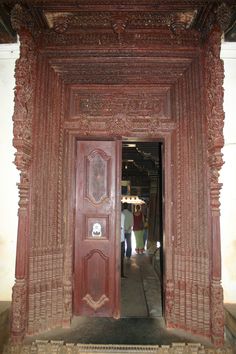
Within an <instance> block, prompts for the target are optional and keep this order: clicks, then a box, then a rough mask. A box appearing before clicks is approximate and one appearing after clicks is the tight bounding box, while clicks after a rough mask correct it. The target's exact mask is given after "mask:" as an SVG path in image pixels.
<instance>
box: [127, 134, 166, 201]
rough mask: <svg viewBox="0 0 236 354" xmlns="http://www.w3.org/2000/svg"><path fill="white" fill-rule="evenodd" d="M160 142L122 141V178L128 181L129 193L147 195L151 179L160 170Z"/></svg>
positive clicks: (157, 174)
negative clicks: (129, 185)
mask: <svg viewBox="0 0 236 354" xmlns="http://www.w3.org/2000/svg"><path fill="white" fill-rule="evenodd" d="M161 145H162V144H161V142H155V141H149V142H123V144H122V180H123V181H130V184H131V194H134V195H135V194H139V195H140V196H141V197H146V198H148V197H149V191H150V182H151V179H154V180H155V181H157V177H158V176H160V172H161Z"/></svg>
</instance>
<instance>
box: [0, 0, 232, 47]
mask: <svg viewBox="0 0 236 354" xmlns="http://www.w3.org/2000/svg"><path fill="white" fill-rule="evenodd" d="M16 3H20V4H21V5H22V6H23V7H25V8H26V9H27V11H28V13H29V17H31V21H32V20H33V22H34V25H35V26H36V29H40V30H46V29H47V30H54V31H56V32H58V33H61V32H64V31H67V30H68V29H69V30H70V31H75V30H80V31H84V30H86V31H88V30H91V31H94V30H96V31H102V30H103V31H104V30H106V29H110V27H112V29H113V31H114V32H116V34H117V36H118V37H119V36H120V35H121V33H122V31H123V30H124V28H125V27H127V28H129V30H135V29H137V28H139V29H140V28H142V29H145V30H148V29H150V28H152V29H155V28H157V27H158V28H159V27H168V28H169V29H171V30H172V31H176V30H178V29H179V28H181V29H186V30H188V29H195V30H197V31H198V32H200V33H202V34H204V32H206V31H207V28H208V27H209V23H211V22H212V21H213V20H212V18H213V17H214V18H217V20H218V22H219V24H220V25H221V27H222V28H223V31H224V34H225V40H226V41H236V0H225V1H224V2H223V1H219V0H215V1H214V0H176V1H173V0H146V1H145V4H144V2H143V1H142V0H129V1H128V0H116V1H113V0H93V1H92V0H80V1H76V0H67V1H65V0H57V1H55V0H20V1H19V2H17V1H13V0H6V1H4V0H3V1H1V5H0V43H13V42H15V41H16V38H17V37H16V32H15V31H14V29H13V28H12V26H11V20H10V16H11V10H12V8H13V7H14V5H15V4H16Z"/></svg>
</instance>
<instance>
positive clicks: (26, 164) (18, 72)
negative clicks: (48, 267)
mask: <svg viewBox="0 0 236 354" xmlns="http://www.w3.org/2000/svg"><path fill="white" fill-rule="evenodd" d="M12 19H13V21H12V23H13V25H15V29H16V30H17V31H18V33H19V35H20V58H19V59H18V60H17V62H16V69H15V78H16V87H15V110H14V115H13V121H14V125H13V134H14V138H13V146H14V147H15V148H16V153H15V161H14V163H15V165H16V167H17V169H18V170H19V171H20V182H19V183H18V189H19V209H18V234H17V251H16V273H15V276H16V282H15V285H14V287H13V294H12V320H11V334H12V339H13V341H18V340H21V339H22V337H23V336H24V334H25V331H26V309H27V303H26V301H27V263H28V239H29V193H30V165H31V159H32V156H31V150H32V141H31V139H32V137H31V127H32V116H33V96H34V77H35V46H34V42H33V40H32V37H31V35H30V33H29V32H28V30H27V29H26V27H25V22H24V21H25V18H24V15H23V13H22V11H21V8H20V7H19V6H18V5H16V7H15V8H14V11H13V18H12Z"/></svg>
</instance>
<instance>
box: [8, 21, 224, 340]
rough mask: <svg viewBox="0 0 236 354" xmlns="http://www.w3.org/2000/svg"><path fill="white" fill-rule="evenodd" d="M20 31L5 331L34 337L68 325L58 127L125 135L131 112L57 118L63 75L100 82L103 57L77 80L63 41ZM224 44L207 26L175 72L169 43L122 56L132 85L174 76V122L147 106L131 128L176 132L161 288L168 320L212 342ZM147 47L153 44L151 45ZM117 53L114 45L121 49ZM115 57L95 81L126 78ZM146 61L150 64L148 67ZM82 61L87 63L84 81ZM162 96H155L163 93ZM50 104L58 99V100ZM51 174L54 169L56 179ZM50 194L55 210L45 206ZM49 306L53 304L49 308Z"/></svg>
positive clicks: (217, 322)
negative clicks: (50, 43) (41, 40)
mask: <svg viewBox="0 0 236 354" xmlns="http://www.w3.org/2000/svg"><path fill="white" fill-rule="evenodd" d="M17 29H18V31H19V32H20V36H21V56H20V59H19V61H18V63H17V70H16V95H15V112H14V146H15V148H16V149H17V152H16V159H15V163H16V166H17V168H18V169H19V170H20V172H21V176H20V183H19V191H20V201H19V227H18V243H17V259H16V281H15V285H14V288H13V306H12V308H13V312H12V328H11V332H12V338H13V339H15V340H21V339H22V338H23V337H24V335H25V334H26V333H29V334H35V333H37V332H40V331H42V330H45V329H47V328H53V327H55V326H58V325H68V324H69V323H70V319H71V314H72V312H71V308H70V306H71V303H72V301H71V298H72V292H71V289H72V288H71V279H70V276H69V274H66V275H65V274H64V275H63V274H62V273H63V265H65V264H67V262H68V263H69V262H70V259H71V257H72V254H71V251H72V250H71V249H70V247H69V246H68V247H67V248H65V252H64V242H66V240H65V239H64V238H63V237H62V232H61V218H63V217H64V216H63V215H62V212H61V202H62V198H66V196H65V195H62V194H61V184H62V178H61V175H62V158H61V157H62V151H63V143H64V141H63V136H64V132H65V131H66V129H69V128H70V129H76V127H77V128H78V127H79V128H80V131H81V128H82V130H83V131H84V132H85V135H91V136H93V135H94V132H96V134H98V133H99V136H101V137H104V136H106V137H107V136H126V135H127V132H129V131H131V130H132V129H133V126H132V124H133V120H132V119H130V120H128V119H127V112H123V111H122V112H113V113H114V114H112V115H110V116H109V117H107V118H106V120H105V121H104V120H103V121H101V127H102V128H101V129H100V130H98V128H96V127H97V119H96V116H95V117H94V116H92V119H91V116H89V114H87V115H86V112H82V114H79V118H78V116H77V117H73V119H71V121H65V120H63V117H61V116H60V113H61V112H63V114H64V110H65V108H64V106H63V102H61V98H62V97H64V96H63V94H64V91H63V90H64V87H65V85H63V80H65V81H66V82H67V85H69V84H71V85H72V86H73V82H74V81H73V80H79V79H81V75H82V76H83V75H84V76H83V77H82V84H85V85H86V84H87V83H88V81H89V79H90V80H91V77H92V79H94V81H96V79H97V80H100V79H101V76H102V75H103V73H104V67H102V64H103V63H102V59H101V58H100V62H99V75H100V76H99V75H98V77H97V76H96V75H97V70H96V69H97V67H96V65H97V62H98V61H99V60H97V62H96V63H91V62H89V61H88V60H87V58H85V59H84V58H81V57H80V56H78V58H76V74H77V77H74V73H71V72H69V70H68V65H67V66H66V60H64V59H65V58H63V52H64V48H59V49H58V52H57V49H56V50H55V52H53V51H52V52H50V50H49V52H47V48H46V49H45V52H44V49H42V48H41V52H40V53H39V52H38V51H37V43H36V42H35V39H34V38H33V37H32V35H31V34H30V32H29V30H27V29H26V28H25V24H24V23H23V25H22V24H20V25H19V27H17ZM220 41H221V31H220V30H219V28H217V26H216V27H214V28H212V30H211V31H210V32H209V35H208V38H207V40H206V41H205V43H204V44H202V43H200V42H199V43H195V44H194V45H193V46H191V44H190V46H189V47H188V44H186V43H185V42H184V41H183V43H182V47H181V46H180V48H178V47H175V51H174V54H175V60H173V59H172V60H170V63H169V64H170V65H172V66H171V67H172V69H173V72H170V70H169V71H168V68H166V67H165V64H163V63H164V62H162V61H161V60H162V59H163V58H164V59H166V60H168V58H172V49H173V48H172V47H170V48H169V49H166V48H167V47H164V48H163V47H161V51H160V53H161V56H162V57H159V55H160V54H159V53H158V55H157V58H155V55H153V53H155V50H154V51H153V52H152V51H150V52H149V54H150V53H151V55H150V56H149V57H148V56H147V57H142V58H140V57H137V60H136V62H135V60H134V59H135V58H136V57H135V56H134V57H129V55H128V56H127V57H126V58H125V60H126V68H128V72H129V76H128V79H129V80H128V83H127V82H125V83H127V84H129V85H131V86H132V84H133V85H137V80H138V84H139V85H142V83H145V84H147V82H148V83H149V82H150V81H151V82H154V81H155V80H157V81H155V82H154V84H155V85H154V86H155V89H157V90H158V83H157V82H158V78H160V75H162V74H163V76H162V79H163V80H164V82H166V81H165V80H167V76H168V75H169V73H170V74H171V75H170V76H168V79H172V81H171V82H170V81H168V83H169V87H170V86H171V83H172V96H171V98H172V102H173V105H172V108H173V110H174V113H175V114H174V120H172V121H171V119H170V120H168V118H169V116H168V114H167V116H165V115H164V116H162V117H161V119H159V118H160V116H158V114H156V113H159V112H154V111H153V112H152V114H149V113H148V112H147V113H145V114H143V115H141V119H139V121H138V126H137V127H134V128H135V129H134V131H133V133H132V134H130V136H133V137H137V136H143V134H144V131H145V129H146V130H147V132H146V134H147V135H146V136H147V137H153V136H157V135H158V134H159V133H160V132H163V134H164V132H165V133H166V132H170V131H171V132H172V133H171V147H170V151H171V154H170V155H171V176H172V179H171V196H174V198H173V200H171V207H170V210H171V209H172V211H171V215H169V216H170V218H173V220H174V221H175V222H174V225H172V226H174V227H172V230H171V231H174V232H173V234H172V235H171V240H170V247H168V249H167V250H166V251H167V253H168V252H169V253H170V254H171V257H167V263H168V265H167V266H166V269H170V273H169V275H170V278H168V279H166V290H165V299H166V305H165V316H166V321H167V325H168V326H169V327H180V328H183V329H185V330H188V331H190V332H192V333H194V334H200V335H203V336H205V337H207V338H211V340H212V341H213V343H214V344H215V345H217V346H220V345H222V344H223V339H224V314H223V290H222V286H221V263H220V227H219V226H220V225H219V215H220V208H219V193H220V188H221V185H220V183H219V182H218V177H219V171H220V168H221V166H222V164H223V160H222V154H221V148H222V146H223V143H224V141H223V122H224V113H223V109H222V100H223V89H222V83H223V66H222V62H221V60H220ZM176 43H177V42H176ZM176 43H175V44H176ZM79 45H80V44H79V43H78V46H79ZM153 48H154V49H155V48H156V44H155V42H154V44H153ZM157 48H159V47H158V46H157ZM183 48H184V50H183ZM159 49H160V48H159ZM179 49H180V50H179ZM149 50H150V48H149ZM78 53H79V54H80V52H79V51H78V52H77V54H78ZM120 53H121V52H120V51H115V55H117V56H119V55H121V54H120ZM50 54H51V55H52V57H50ZM57 54H58V56H59V57H58V58H57ZM77 54H76V55H77ZM98 54H99V53H98ZM126 54H127V53H126ZM53 55H54V56H53ZM66 55H68V54H67V53H66ZM73 55H74V54H73ZM185 55H186V57H185ZM103 58H104V57H103ZM114 58H115V56H114V57H110V58H108V61H107V67H106V69H108V70H110V71H109V73H111V74H112V75H113V76H111V75H110V74H109V75H106V76H102V79H101V80H102V84H104V83H105V84H107V85H108V86H109V85H110V86H109V90H110V88H111V86H112V85H115V84H117V82H118V83H119V82H120V81H122V79H124V77H126V76H125V75H124V74H126V72H125V73H124V72H123V76H122V75H121V76H120V75H119V73H120V72H121V71H122V65H123V64H122V65H120V63H121V62H122V60H123V59H124V58H123V59H122V60H117V61H116V67H115V69H114V65H111V64H114V63H113V62H112V61H113V60H114ZM134 62H135V63H134ZM85 63H86V64H85ZM131 63H132V66H131V65H130V64H131ZM95 64H96V65H95ZM133 64H135V65H133ZM143 64H145V65H146V70H144V71H142V69H143ZM159 64H160V65H161V66H159ZM36 65H37V70H38V71H37V70H36ZM85 65H87V69H88V68H89V69H91V71H89V73H90V77H89V78H88V76H86V75H87V72H88V70H87V71H86V68H85V69H84V66H85ZM163 67H164V69H165V70H164V71H163ZM69 69H70V68H69ZM77 69H78V70H77ZM80 69H81V71H80ZM137 72H138V74H139V75H137ZM117 73H118V74H117ZM142 73H144V74H143V75H142ZM63 75H64V76H63ZM35 78H36V79H37V80H35ZM134 79H135V81H134ZM70 80H71V81H70ZM106 80H107V81H106ZM119 80H120V81H119ZM149 80H150V81H149ZM153 80H154V81H153ZM94 81H93V80H92V82H94ZM90 83H91V82H90ZM100 83H101V82H100ZM111 84H112V85H111ZM124 86H125V85H124V82H123V87H124ZM162 89H163V87H162ZM71 92H72V91H71ZM150 92H151V91H149V92H148V95H149V96H150ZM72 93H73V92H72ZM141 93H142V92H141ZM37 94H38V97H37ZM40 94H41V95H40ZM158 94H159V96H160V91H159V92H158ZM148 95H147V96H148ZM147 96H146V98H148V97H147ZM161 96H162V97H163V95H161ZM114 97H116V96H115V95H114ZM120 97H121V98H122V95H121V96H120ZM176 97H181V100H180V99H177V100H175V98H176ZM74 98H76V96H74ZM167 101H168V99H167ZM55 102H57V103H59V104H58V105H55V104H54V103H55ZM74 102H75V101H74ZM196 102H197V103H198V104H196ZM44 103H47V105H46V106H45V105H44ZM72 103H73V102H72ZM74 107H76V106H74ZM111 108H113V107H111ZM166 109H167V113H171V111H168V105H167V106H166ZM72 113H73V112H72ZM75 113H76V112H75ZM77 113H78V112H77ZM79 113H81V112H79ZM131 113H132V112H131ZM162 113H165V110H164V111H163V112H162ZM52 117H53V124H52ZM74 118H75V119H74ZM54 124H56V129H55V127H54ZM96 130H97V131H96ZM50 133H51V135H50ZM144 135H145V134H144ZM41 142H44V143H45V144H46V148H47V149H48V150H47V149H42V144H41ZM48 151H50V153H48ZM44 168H45V169H46V172H47V173H48V177H50V178H49V180H47V181H46V184H43V178H45V177H44V175H43V173H42V172H41V171H42V170H43V169H44ZM181 168H182V169H181ZM50 171H53V173H54V175H53V176H52V175H50ZM53 177H54V179H53ZM55 179H56V184H55ZM48 193H50V198H51V199H50V202H52V203H53V207H50V205H49V204H50V203H49V202H48V199H47V197H48ZM45 201H47V207H46V211H45V208H44V207H45ZM54 203H55V204H54ZM172 203H173V204H172ZM55 205H56V207H57V210H56V212H55V211H54V208H55ZM48 212H50V215H52V216H53V218H52V219H51V220H49V221H50V222H49V221H48V219H47V216H48V215H47V214H48ZM169 213H170V211H169ZM187 216H188V218H189V220H187V218H186V217H187ZM45 220H46V221H45ZM202 249H203V250H202ZM64 255H65V257H64ZM169 261H170V263H169ZM69 266H70V265H67V269H69ZM54 275H56V276H57V279H55V278H54ZM171 275H172V276H171ZM48 295H49V296H48ZM52 299H53V300H52ZM54 300H55V301H54ZM45 303H46V306H47V309H48V310H50V311H46V310H45Z"/></svg>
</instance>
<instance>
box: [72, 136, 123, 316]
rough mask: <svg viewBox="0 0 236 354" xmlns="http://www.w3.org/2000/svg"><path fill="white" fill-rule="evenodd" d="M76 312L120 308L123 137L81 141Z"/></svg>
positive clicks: (110, 311)
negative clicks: (109, 139) (121, 139)
mask: <svg viewBox="0 0 236 354" xmlns="http://www.w3.org/2000/svg"><path fill="white" fill-rule="evenodd" d="M76 149H77V154H76V211H75V248H74V260H75V262H74V314H76V315H81V316H82V315H83V316H104V317H115V318H117V317H119V314H120V309H119V307H120V171H121V168H120V163H121V161H120V159H121V142H119V141H77V147H76Z"/></svg>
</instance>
